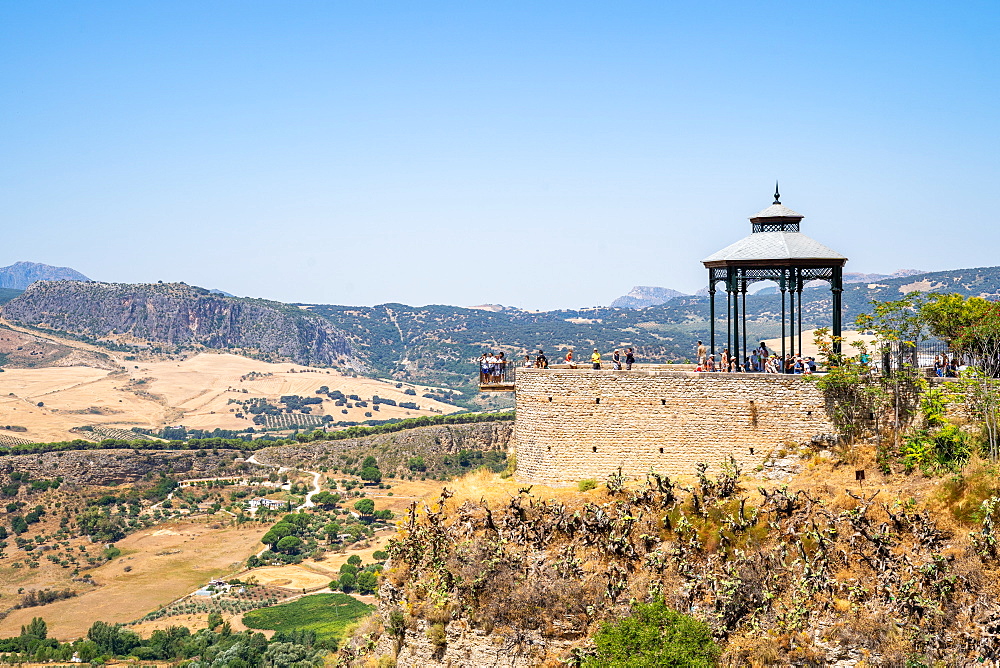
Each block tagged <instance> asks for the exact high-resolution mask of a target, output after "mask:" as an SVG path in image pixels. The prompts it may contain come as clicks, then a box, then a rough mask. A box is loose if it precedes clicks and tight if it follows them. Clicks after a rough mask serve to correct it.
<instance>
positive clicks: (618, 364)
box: [611, 350, 622, 371]
mask: <svg viewBox="0 0 1000 668" xmlns="http://www.w3.org/2000/svg"><path fill="white" fill-rule="evenodd" d="M611 362H612V363H613V364H614V365H615V371H621V370H622V356H621V355H620V354H618V351H617V350H616V351H615V353H614V354H613V355H612V356H611Z"/></svg>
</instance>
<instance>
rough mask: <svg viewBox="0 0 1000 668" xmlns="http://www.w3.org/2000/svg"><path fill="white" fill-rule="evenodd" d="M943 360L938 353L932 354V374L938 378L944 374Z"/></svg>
mask: <svg viewBox="0 0 1000 668" xmlns="http://www.w3.org/2000/svg"><path fill="white" fill-rule="evenodd" d="M944 367H945V365H944V362H942V361H941V356H940V355H935V356H934V375H935V376H937V377H938V378H940V377H941V376H943V375H944Z"/></svg>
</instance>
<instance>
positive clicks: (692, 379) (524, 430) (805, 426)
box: [514, 369, 835, 484]
mask: <svg viewBox="0 0 1000 668" xmlns="http://www.w3.org/2000/svg"><path fill="white" fill-rule="evenodd" d="M516 400H517V418H516V420H515V423H514V439H515V443H516V448H517V476H518V479H521V480H524V481H527V482H538V483H549V484H559V483H570V482H573V481H577V480H583V479H586V478H595V479H597V480H599V481H602V480H604V479H606V478H607V477H608V475H609V474H611V473H612V472H613V471H615V470H616V469H618V467H621V468H622V471H623V472H624V473H625V474H627V475H629V476H634V477H638V476H642V475H644V474H645V473H647V472H648V471H649V470H650V469H653V470H655V471H658V472H660V473H666V474H669V475H684V474H691V473H693V472H694V471H695V465H696V464H697V463H698V462H706V463H708V464H709V465H711V466H712V467H713V468H714V467H715V466H717V465H718V464H719V463H720V462H722V461H723V460H725V459H726V458H728V457H729V456H730V455H732V456H733V457H735V458H736V460H737V461H738V462H739V463H740V465H741V466H742V467H743V468H744V469H745V470H751V469H753V468H754V467H756V466H758V465H759V464H761V463H762V462H763V460H764V459H765V458H766V457H767V456H768V455H769V454H770V453H772V452H773V451H775V450H780V449H782V448H783V447H787V446H788V445H790V444H796V445H797V444H799V443H802V442H805V441H809V440H811V439H812V438H813V437H815V436H817V435H820V434H832V433H835V428H834V426H833V424H832V422H831V420H830V417H829V414H828V406H827V401H826V399H825V398H824V397H823V394H822V393H821V392H820V391H819V389H817V387H816V385H815V384H814V383H812V382H810V380H808V379H807V378H803V377H801V376H778V375H771V374H729V373H711V374H708V373H692V372H683V371H634V370H633V371H630V372H625V371H611V370H601V371H593V370H582V369H576V370H569V369H565V370H563V369H557V370H552V369H518V372H517V390H516Z"/></svg>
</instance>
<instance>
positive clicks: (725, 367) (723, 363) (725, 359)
mask: <svg viewBox="0 0 1000 668" xmlns="http://www.w3.org/2000/svg"><path fill="white" fill-rule="evenodd" d="M719 367H720V368H719V370H720V371H729V348H723V349H722V358H721V360H720V364H719Z"/></svg>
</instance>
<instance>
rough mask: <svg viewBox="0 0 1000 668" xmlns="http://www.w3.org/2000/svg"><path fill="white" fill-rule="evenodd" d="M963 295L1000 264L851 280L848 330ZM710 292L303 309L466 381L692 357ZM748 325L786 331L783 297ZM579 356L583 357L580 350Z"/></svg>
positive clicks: (430, 374) (416, 371)
mask: <svg viewBox="0 0 1000 668" xmlns="http://www.w3.org/2000/svg"><path fill="white" fill-rule="evenodd" d="M913 290H919V291H925V292H926V291H937V292H958V293H961V294H963V295H976V296H982V297H986V298H989V299H997V298H998V297H1000V267H978V268H973V269H956V270H951V271H939V272H931V273H925V274H920V275H916V276H899V277H897V278H886V279H882V280H879V281H877V282H870V283H852V284H848V285H845V286H844V292H843V301H844V323H845V324H846V325H847V326H848V327H850V325H851V323H853V322H854V319H855V317H857V315H858V314H860V313H863V312H866V311H868V310H869V303H870V302H871V301H872V300H879V301H889V300H893V299H900V298H901V297H903V295H905V294H906V293H907V292H910V291H913ZM802 296H803V305H804V315H803V320H802V324H803V327H804V328H813V327H820V326H829V325H830V320H831V314H830V311H831V298H830V290H829V288H828V287H826V286H825V285H824V286H821V287H814V288H806V289H805V290H804V291H803V295H802ZM717 297H721V300H722V301H721V304H720V303H716V316H717V317H718V318H719V319H720V320H719V322H718V324H717V329H716V331H717V334H719V333H720V332H721V334H720V335H721V336H722V337H723V338H724V337H725V322H723V321H722V318H724V315H725V293H719V294H718V295H717ZM708 301H709V300H708V298H707V297H699V296H680V297H675V298H673V299H671V300H670V301H669V302H667V303H665V304H660V305H657V306H650V307H646V308H643V309H641V310H636V309H621V308H613V307H598V308H590V309H579V310H559V311H545V312H540V313H538V312H530V311H518V310H507V309H505V310H503V311H486V310H480V309H468V308H460V307H457V306H441V305H429V306H406V305H404V304H381V305H379V306H335V305H305V307H306V308H309V310H311V311H312V312H313V313H316V314H319V315H322V316H324V317H326V318H328V319H329V320H330V321H331V322H333V323H334V325H336V326H337V327H338V328H340V329H342V330H343V331H344V332H345V333H346V334H347V336H348V337H349V338H350V340H351V342H352V344H353V345H354V346H355V347H356V348H357V349H358V350H363V351H364V352H365V355H366V356H367V357H368V359H369V360H370V362H371V364H372V367H373V368H374V369H375V370H377V371H378V372H380V373H382V374H384V375H386V376H391V377H394V378H398V379H400V380H408V381H411V382H423V383H427V384H442V385H448V386H450V387H462V386H463V385H466V386H467V385H468V383H470V382H471V381H472V380H474V376H475V371H474V369H472V365H471V360H472V359H474V358H477V357H479V355H480V354H482V352H483V351H484V350H504V351H506V352H507V354H508V357H510V356H512V355H517V354H522V355H523V353H522V352H521V351H530V352H532V353H533V354H534V351H537V350H539V349H543V350H544V351H545V353H546V355H548V358H549V360H553V359H556V358H558V357H561V356H562V355H563V354H564V353H565V350H566V349H567V348H569V347H575V348H576V350H577V352H578V353H579V352H580V351H581V350H583V351H587V350H589V349H592V348H599V349H600V350H601V352H602V353H608V352H610V351H611V350H614V349H615V348H618V349H623V348H625V347H632V348H635V350H636V354H637V356H638V358H639V359H640V360H641V361H643V362H668V361H675V362H677V361H682V360H686V359H689V358H690V357H691V356H692V355H693V354H694V347H695V342H696V341H697V340H698V339H703V340H707V338H708V333H709V323H708ZM746 306H747V325H748V327H749V330H750V334H751V337H750V338H753V337H761V338H772V337H774V336H779V335H780V331H781V328H780V325H779V322H780V321H779V318H780V316H781V299H780V296H779V295H776V294H761V295H748V296H747V299H746ZM578 357H579V355H578Z"/></svg>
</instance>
